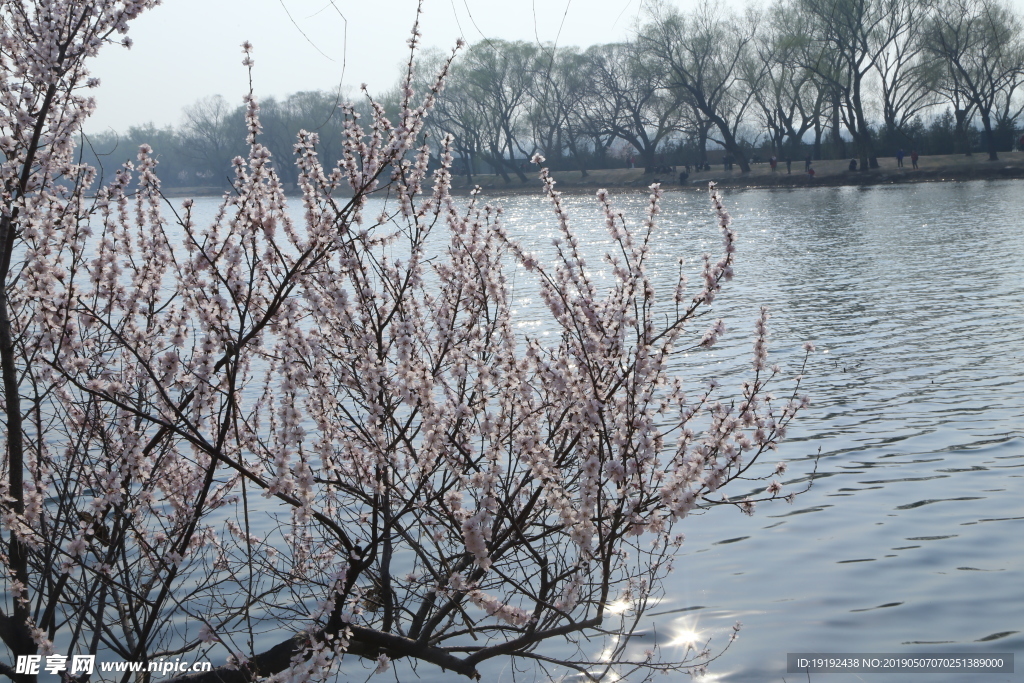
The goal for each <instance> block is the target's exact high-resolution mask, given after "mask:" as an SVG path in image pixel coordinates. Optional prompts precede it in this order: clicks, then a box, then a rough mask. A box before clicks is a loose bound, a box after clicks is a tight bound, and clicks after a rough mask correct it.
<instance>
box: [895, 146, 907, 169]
mask: <svg viewBox="0 0 1024 683" xmlns="http://www.w3.org/2000/svg"><path fill="white" fill-rule="evenodd" d="M904 156H905V155H904V153H903V148H902V147H900V149H899V151H898V152H896V168H903V157H904Z"/></svg>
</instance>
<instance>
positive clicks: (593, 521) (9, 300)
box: [0, 0, 811, 683]
mask: <svg viewBox="0 0 1024 683" xmlns="http://www.w3.org/2000/svg"><path fill="white" fill-rule="evenodd" d="M146 6H147V5H146V4H145V3H137V4H133V5H130V6H125V5H123V4H121V3H119V2H114V1H113V0H109V1H108V2H103V3H56V2H54V3H52V4H44V3H40V4H37V5H32V6H29V5H25V4H22V3H18V4H14V5H10V4H4V5H3V6H2V7H3V12H4V14H3V19H4V22H3V30H4V31H5V33H4V35H3V40H2V42H0V44H2V45H3V50H4V53H3V59H4V60H5V63H4V70H3V74H4V76H3V78H4V79H6V80H5V82H4V84H3V85H4V88H3V93H4V95H3V109H2V113H0V116H2V118H0V130H2V133H3V137H2V138H0V140H2V144H3V145H4V152H5V162H4V166H3V173H4V183H5V185H4V187H5V190H4V192H5V194H4V197H3V201H4V204H3V214H2V216H3V218H2V224H0V225H2V231H3V232H2V235H3V237H4V239H5V242H4V244H5V245H6V251H5V252H4V254H5V260H4V266H5V270H4V272H5V281H4V289H3V297H2V299H0V314H2V315H0V342H2V345H0V352H2V355H0V359H2V362H3V376H4V391H3V401H4V411H5V415H6V418H7V432H6V444H5V445H6V448H5V451H4V460H3V468H4V474H5V477H6V478H5V486H4V488H3V498H2V503H0V504H2V506H3V515H2V528H3V531H4V533H5V534H6V536H7V538H8V539H9V545H8V548H7V552H5V553H3V554H2V555H0V562H2V566H3V568H4V570H5V571H4V572H3V575H2V577H0V580H2V581H3V584H4V593H3V599H4V605H3V611H2V613H0V637H2V639H3V642H4V644H5V645H6V647H7V651H8V655H9V656H10V657H11V658H12V660H11V661H9V662H6V663H4V664H2V665H0V673H3V674H5V675H7V676H8V677H10V678H11V679H12V680H15V681H18V682H19V683H32V682H33V681H35V680H36V672H37V670H38V667H36V669H33V668H32V667H31V666H30V665H29V664H30V662H29V658H31V657H35V658H37V659H36V660H35V661H36V662H37V663H38V658H40V657H44V656H45V657H46V662H47V666H48V667H52V668H53V669H54V670H56V671H61V670H64V671H66V673H67V675H74V674H75V673H76V672H75V670H74V668H71V669H70V671H67V669H68V668H69V667H66V666H65V663H66V662H65V657H68V656H70V657H71V658H73V657H74V656H76V655H84V656H89V655H92V656H99V657H101V658H107V657H111V656H113V657H120V658H121V659H123V660H126V661H128V662H135V663H139V664H140V665H142V666H143V668H142V669H141V671H140V672H139V673H137V674H136V673H133V672H132V670H130V669H129V670H125V669H122V671H124V673H123V675H121V676H120V677H121V680H122V681H127V680H129V679H131V678H132V677H136V676H137V677H138V678H139V679H140V680H148V679H149V678H150V676H151V674H150V673H149V669H148V668H146V666H145V665H146V664H147V663H153V662H154V660H158V659H161V658H167V657H172V656H174V657H181V656H184V655H189V654H190V655H192V656H194V657H197V658H203V657H205V658H207V659H213V660H217V661H226V663H225V664H224V665H223V666H220V667H218V668H216V669H214V670H213V671H212V672H209V673H206V674H198V675H195V676H191V677H188V680H190V681H192V682H193V683H197V682H199V681H210V682H212V681H219V682H222V683H223V682H243V681H253V680H257V679H268V680H273V681H284V680H289V681H317V680H326V679H333V678H334V677H336V676H338V675H339V672H341V673H342V674H346V673H348V674H350V673H351V672H352V671H353V670H358V669H359V668H360V667H363V666H365V667H367V668H369V669H371V670H373V671H377V672H382V671H385V670H387V669H388V668H389V666H391V662H392V660H399V659H404V660H408V661H411V662H413V663H414V664H415V663H421V664H431V665H436V666H439V667H442V668H444V669H446V670H448V671H451V672H454V673H456V674H459V675H463V676H466V677H469V678H479V677H480V674H481V668H480V667H482V666H483V665H485V664H486V663H487V662H488V661H490V660H493V659H495V658H503V659H505V658H515V659H519V660H526V661H529V662H533V663H535V664H536V665H537V666H540V667H545V668H551V669H553V670H558V671H565V670H566V669H568V670H570V671H576V672H578V673H579V674H581V675H582V676H584V677H586V678H589V679H592V680H607V679H608V677H609V675H610V674H611V673H613V672H614V673H615V675H622V676H626V675H630V674H632V673H640V674H645V673H651V672H656V671H668V670H679V669H684V668H694V667H696V668H699V667H702V666H704V665H706V663H707V661H708V658H709V655H708V654H707V653H706V652H697V653H693V652H686V653H682V654H681V655H680V654H679V653H676V652H673V651H671V650H669V649H662V648H661V647H660V646H659V645H658V644H657V643H655V644H654V645H652V646H651V647H650V648H649V649H648V651H646V652H644V651H637V649H636V648H635V647H634V639H633V635H634V634H635V633H636V629H637V626H638V624H639V623H640V620H641V618H642V617H643V615H644V613H645V610H646V609H647V607H648V606H649V605H650V604H651V603H652V601H653V600H654V599H656V598H657V597H658V596H659V591H660V590H661V585H662V584H661V582H662V580H663V579H664V577H665V575H666V574H667V572H669V571H670V569H671V567H672V564H673V556H674V553H675V550H676V548H677V547H678V545H679V543H681V537H680V536H678V526H679V523H680V522H681V521H682V520H683V519H684V518H686V517H687V515H688V514H689V513H691V512H693V511H695V510H700V509H703V508H707V507H712V506H719V505H727V506H737V507H739V508H740V509H742V510H743V511H745V512H752V510H753V506H754V503H755V502H756V500H768V499H773V498H777V497H779V496H780V495H781V489H782V487H781V485H780V484H779V483H777V482H774V481H773V482H771V483H769V484H766V485H762V486H761V488H760V493H758V494H745V495H741V496H740V497H735V498H734V499H729V498H727V497H726V496H725V495H724V494H723V493H722V490H723V488H724V487H727V486H729V487H730V490H731V489H735V488H736V487H735V486H734V485H733V484H734V482H739V485H740V486H743V485H744V484H743V483H742V482H743V481H744V480H748V481H749V480H750V479H755V480H756V479H761V478H764V479H767V478H769V477H771V476H772V474H771V468H770V467H768V468H767V469H766V471H764V472H761V470H762V469H765V468H757V465H759V461H760V460H761V459H762V458H763V457H764V456H765V454H766V453H767V452H768V451H769V450H771V449H773V448H775V446H776V445H777V444H778V443H779V441H780V440H781V439H782V438H783V437H784V436H785V432H786V428H787V425H788V424H789V422H790V421H791V420H792V419H793V417H794V415H795V414H796V412H797V411H798V409H799V408H800V407H801V406H802V405H804V403H805V401H804V400H803V399H801V398H800V397H799V396H798V395H797V394H796V391H797V388H798V384H799V383H798V382H797V383H796V386H794V388H793V392H792V393H791V394H790V395H789V396H788V397H787V398H784V399H781V400H776V399H774V398H773V397H772V395H771V394H769V393H767V387H768V384H769V382H770V381H771V380H772V379H773V378H774V377H775V376H776V375H777V373H778V372H779V370H778V368H776V367H772V366H770V365H769V364H768V360H767V346H766V340H767V334H768V333H767V327H766V325H767V318H768V314H767V312H766V311H762V314H761V316H760V317H759V319H758V321H757V323H756V329H755V341H754V356H753V360H752V364H751V369H750V377H749V379H748V380H747V381H746V382H744V383H743V384H742V386H741V387H739V389H738V395H737V396H736V399H735V401H728V400H726V401H722V400H718V399H716V396H717V390H716V388H715V384H714V383H713V384H712V385H711V386H704V387H702V388H696V389H694V390H693V391H689V392H687V391H686V389H687V388H690V382H689V381H688V379H687V378H686V377H684V376H677V375H675V374H674V372H673V371H671V370H670V368H671V367H672V366H673V363H674V359H675V358H677V357H678V356H679V355H680V353H681V352H682V351H695V350H698V349H700V348H707V347H710V346H713V345H714V344H715V343H716V342H717V339H718V336H719V335H720V334H721V332H722V329H723V325H722V323H721V321H717V322H714V323H711V324H710V326H709V325H708V324H707V323H705V324H702V325H700V327H699V328H697V327H696V326H697V325H698V318H699V317H700V316H701V314H702V313H703V312H706V311H707V310H708V308H709V307H710V306H711V305H712V303H713V302H714V301H715V299H716V297H717V296H718V294H719V292H720V290H721V289H722V287H723V285H724V283H725V282H726V281H727V280H729V279H730V277H731V275H732V268H733V255H734V251H735V236H734V234H733V232H732V229H731V228H730V222H731V219H730V217H729V215H728V213H727V212H726V210H725V209H724V207H723V206H722V203H721V200H720V198H719V197H718V195H717V193H715V192H712V193H711V202H712V208H713V212H714V214H713V215H714V216H715V217H716V220H717V223H718V228H719V229H720V231H721V234H722V238H723V247H722V254H721V255H720V256H719V257H717V258H713V257H711V256H705V257H704V260H703V268H702V271H701V273H700V277H699V280H698V283H697V285H696V286H695V287H694V288H693V289H692V290H691V291H688V290H687V286H686V280H685V278H683V277H682V275H680V278H679V280H678V281H677V282H676V283H675V284H674V286H673V287H671V288H670V292H669V293H668V296H667V297H664V298H663V299H660V300H659V299H658V298H656V296H655V285H654V283H653V282H652V281H651V280H650V279H649V276H648V275H647V272H646V267H647V265H648V262H649V260H650V258H651V244H652V240H653V239H655V237H654V236H655V233H656V222H657V220H656V219H657V216H658V214H659V210H660V208H659V207H660V196H661V192H660V190H659V189H658V187H657V186H653V187H652V189H651V196H650V201H649V203H648V206H647V211H646V215H645V217H644V218H643V219H642V222H641V224H640V225H639V226H638V227H636V228H630V227H628V226H627V225H626V221H625V219H624V217H623V215H622V214H621V213H620V212H618V211H617V210H615V208H614V207H613V206H612V204H611V200H610V198H609V196H608V194H607V193H605V192H600V193H598V197H597V205H598V210H599V211H601V212H603V215H604V217H605V220H606V224H607V228H608V231H609V234H610V237H611V240H612V244H613V253H612V254H610V255H609V257H608V263H607V268H608V274H609V280H608V281H607V282H608V283H609V284H608V285H607V286H605V285H599V284H598V282H599V281H598V280H597V279H595V277H594V274H593V272H592V270H591V267H590V266H588V265H587V264H586V263H585V259H584V257H583V256H581V252H580V246H579V242H578V240H577V238H576V236H575V235H574V234H573V232H572V230H571V229H570V226H569V221H568V217H567V215H566V212H565V208H564V206H563V204H562V202H561V198H560V196H559V194H558V192H557V191H556V190H555V188H554V183H553V182H552V180H551V178H550V177H549V176H548V175H547V173H546V172H542V179H543V181H544V185H545V191H546V194H547V197H548V199H549V200H550V202H551V205H552V211H553V220H554V221H555V222H556V223H557V226H558V232H559V234H560V237H559V238H558V239H557V240H556V241H555V254H554V256H553V257H552V258H550V259H549V258H544V257H539V256H533V255H530V254H529V253H527V252H526V251H525V249H524V248H523V247H521V246H520V245H518V244H517V243H516V242H515V241H514V240H513V239H511V238H510V237H509V236H508V234H507V233H506V231H505V228H504V225H503V220H502V214H501V212H500V210H497V209H495V208H493V207H491V206H489V205H486V204H482V202H481V201H480V199H479V198H477V197H473V198H471V199H470V200H469V201H468V203H465V204H463V203H460V202H457V201H456V200H455V199H454V198H453V197H452V196H451V195H450V193H449V184H450V181H451V175H450V172H449V166H450V163H451V154H450V151H449V143H448V141H447V140H446V141H444V142H443V143H442V152H441V155H440V162H441V163H440V168H439V169H438V170H436V171H435V172H434V173H433V174H432V175H430V174H429V173H428V162H429V160H430V147H429V146H427V145H426V144H424V143H423V142H422V136H421V133H422V130H423V125H424V121H425V117H426V116H427V114H428V113H429V112H430V110H431V108H432V107H433V104H434V102H435V100H436V98H437V95H438V92H439V91H440V89H441V88H442V85H443V82H444V77H445V75H446V69H447V68H448V66H449V65H450V61H449V62H446V63H445V64H443V65H442V67H441V72H440V74H439V76H438V79H437V80H436V81H435V82H434V83H433V85H432V86H431V88H430V89H429V90H428V91H427V92H426V93H423V95H422V98H423V99H422V102H418V101H417V100H415V99H414V97H415V93H414V89H413V87H412V83H413V76H412V74H413V57H412V56H410V61H409V69H408V74H407V76H406V78H405V80H404V82H403V84H402V86H401V89H400V102H399V106H398V108H397V112H398V114H397V117H395V119H394V120H389V119H388V118H387V117H386V116H385V112H384V108H383V107H382V106H381V105H379V104H377V103H374V102H371V104H370V109H371V114H370V116H369V118H368V119H366V120H365V127H364V126H363V125H362V124H360V121H359V119H358V118H357V117H356V113H355V111H354V109H353V108H351V107H346V108H345V111H344V113H345V126H344V141H343V151H342V158H341V160H340V162H339V164H338V165H337V166H335V167H333V168H332V167H328V166H324V165H323V164H322V163H321V161H320V158H319V155H318V144H319V139H318V136H317V135H316V134H315V133H308V132H303V133H301V134H300V135H299V138H298V141H297V144H296V147H295V150H296V158H295V163H296V168H297V177H298V184H299V189H300V190H301V199H300V200H299V201H300V202H301V207H302V220H301V221H296V220H294V219H293V217H292V214H290V213H289V212H288V211H287V210H286V209H287V207H286V199H285V196H284V193H283V186H282V182H281V181H280V179H279V177H278V175H277V173H276V171H275V167H274V165H273V164H272V163H271V155H270V152H269V151H268V149H267V147H266V146H264V145H263V144H262V143H261V141H260V135H261V132H260V128H261V126H260V119H259V104H258V102H257V100H256V98H255V96H254V95H253V94H252V93H250V94H249V95H248V96H247V98H246V115H245V123H246V129H247V140H246V142H247V145H248V153H247V156H246V157H245V158H242V157H238V158H236V159H235V162H234V169H235V171H234V172H235V176H234V184H233V188H232V191H231V192H230V193H228V194H226V195H225V197H224V198H223V200H222V202H221V204H220V208H219V210H218V211H217V213H216V216H215V217H214V218H213V219H212V220H211V221H210V222H209V223H205V224H200V221H199V217H198V215H197V212H196V205H195V204H194V203H193V202H191V201H185V202H183V203H182V204H180V205H178V206H171V205H170V204H169V203H167V202H166V201H165V200H164V198H163V197H162V195H161V193H160V182H159V179H158V176H157V175H156V162H155V161H154V159H153V158H152V155H151V150H150V149H149V148H148V147H145V146H144V147H142V148H141V149H140V151H139V154H138V158H137V161H136V162H134V163H130V164H127V165H125V166H124V167H123V168H122V169H121V170H120V171H119V172H118V173H117V175H116V177H115V179H114V180H113V181H112V182H111V183H109V184H106V185H104V186H102V187H100V188H98V189H97V190H96V191H95V193H94V194H92V195H90V194H88V188H89V186H90V184H91V182H92V180H93V177H94V174H93V171H92V170H91V169H89V168H88V167H85V166H81V165H76V164H74V163H73V157H72V151H73V145H72V135H73V134H74V133H75V132H76V131H77V130H78V127H79V126H80V123H81V120H82V118H83V117H84V115H85V114H86V113H87V110H88V108H89V106H90V103H89V102H88V101H87V100H85V99H83V98H81V97H79V96H78V95H77V94H76V92H77V88H78V87H79V86H80V85H81V84H82V83H83V82H87V81H83V79H85V78H86V72H85V69H84V67H83V63H84V59H85V58H86V57H88V56H91V55H92V54H93V53H94V52H95V49H96V48H97V47H98V46H99V45H100V44H102V42H103V41H104V40H105V39H106V38H107V37H108V36H109V35H110V34H111V33H112V32H115V31H120V30H123V29H124V28H125V27H126V22H127V21H128V20H129V19H130V18H132V17H133V16H134V15H135V14H137V13H138V12H139V11H141V10H143V9H145V8H146ZM417 35H418V33H416V32H414V37H413V39H412V40H411V46H412V54H415V49H416V45H417V42H418V41H417V38H416V36H417ZM47 41H49V42H47ZM40 46H42V47H43V48H46V49H41V47H40ZM51 48H52V49H51ZM244 48H245V52H246V57H245V63H246V64H247V65H248V66H249V67H250V68H251V67H252V59H251V57H250V53H249V50H250V49H251V46H249V45H248V44H246V45H245V46H244ZM536 161H538V162H540V161H542V160H541V159H539V158H537V159H536ZM513 269H523V270H525V271H531V272H533V273H534V274H535V276H536V278H537V288H538V289H537V291H538V292H539V295H540V297H541V299H542V300H543V302H544V304H545V307H546V310H547V315H548V318H549V324H550V325H551V326H552V327H553V329H555V330H556V331H557V333H558V334H556V335H555V336H554V338H553V341H550V342H549V341H546V340H545V339H544V338H541V337H535V336H532V335H529V334H523V333H522V332H521V331H520V330H518V329H517V328H516V325H515V322H516V321H515V317H514V309H513V299H512V293H513V290H512V288H511V284H510V281H511V277H512V271H513ZM659 301H660V303H659ZM704 328H707V329H704ZM810 350H811V349H810V347H808V351H810ZM783 469H784V467H782V466H777V467H776V468H775V471H776V472H781V471H782V470H783ZM746 486H747V487H748V488H747V490H748V491H749V490H750V486H751V485H750V484H749V483H748V484H746ZM614 605H621V607H619V608H614V607H613V606H614ZM737 629H738V626H737ZM595 640H596V641H604V642H605V645H606V647H604V648H603V649H604V650H605V653H606V656H605V657H597V656H595V655H594V653H593V651H592V650H591V646H590V643H591V642H592V641H595ZM566 644H568V645H569V650H568V653H567V651H566ZM608 653H610V654H608ZM72 666H73V665H72ZM97 673H98V674H100V675H101V676H102V674H101V673H100V672H97Z"/></svg>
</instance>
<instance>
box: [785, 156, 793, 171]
mask: <svg viewBox="0 0 1024 683" xmlns="http://www.w3.org/2000/svg"><path fill="white" fill-rule="evenodd" d="M792 165H793V160H792V159H790V158H789V157H786V175H790V174H791V173H792V172H793V170H792Z"/></svg>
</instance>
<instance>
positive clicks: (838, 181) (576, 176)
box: [163, 152, 1024, 198]
mask: <svg viewBox="0 0 1024 683" xmlns="http://www.w3.org/2000/svg"><path fill="white" fill-rule="evenodd" d="M904 163H905V167H904V168H898V167H897V163H896V159H894V158H893V157H881V158H879V159H878V165H879V168H875V169H870V170H867V171H850V170H848V164H849V161H847V160H843V159H830V160H823V161H815V162H813V164H812V168H814V170H815V172H816V173H815V176H814V177H813V178H812V177H810V176H809V175H807V174H806V173H803V172H802V171H799V172H798V169H797V167H798V166H799V167H800V169H802V168H803V162H802V161H801V162H799V163H797V162H794V163H793V170H792V173H789V174H787V173H786V171H785V163H780V164H779V169H778V170H777V171H775V172H774V173H773V172H772V171H771V170H770V168H769V166H768V164H767V163H758V164H753V165H752V166H751V170H750V173H747V174H744V173H741V172H740V171H739V170H738V169H734V170H732V171H726V170H723V169H720V168H717V167H713V168H712V170H710V171H701V172H699V173H691V174H690V177H689V178H688V179H687V181H686V183H685V184H682V185H680V184H679V177H678V175H677V174H675V173H672V174H665V173H661V174H659V173H651V174H645V173H644V172H643V169H639V168H613V169H598V170H594V171H590V172H589V173H588V175H587V177H586V178H581V177H580V172H579V171H555V172H553V173H552V174H551V175H552V177H553V178H554V179H555V183H556V184H557V188H558V190H559V191H560V192H563V193H566V194H584V193H588V194H589V193H593V192H596V191H597V190H598V189H600V188H604V189H607V190H610V191H620V192H621V191H629V190H641V191H645V192H646V191H647V188H648V187H649V186H650V185H651V184H652V183H656V182H660V183H661V184H662V189H663V190H680V191H681V190H701V191H703V190H705V189H706V188H707V184H708V182H710V181H714V182H716V183H718V185H719V186H721V187H727V188H732V189H775V188H790V189H793V188H814V187H866V186H870V185H898V184H907V183H937V182H938V183H940V182H964V181H968V180H1001V179H1008V178H1024V152H1001V153H1000V154H999V159H997V160H995V161H989V159H988V155H987V154H981V153H979V154H975V155H972V156H966V155H961V154H948V155H938V156H929V157H921V158H920V160H919V166H920V168H919V169H917V170H915V169H913V168H910V159H909V157H908V158H907V159H905V161H904ZM530 174H531V175H533V177H532V178H531V179H530V180H528V181H527V182H526V183H522V182H520V181H519V180H518V179H513V180H512V182H510V183H507V184H506V183H505V182H504V181H503V180H502V179H501V178H500V177H497V176H494V175H486V176H484V175H477V176H475V177H474V179H473V180H474V182H475V184H476V185H479V186H480V188H481V189H482V193H483V194H485V195H494V196H501V195H519V194H530V193H536V192H539V191H541V190H542V189H543V185H542V183H541V181H540V179H539V178H537V177H536V169H531V170H530ZM472 189H473V188H472V186H470V185H468V184H467V182H466V179H465V177H456V178H453V182H452V194H454V195H460V196H464V195H468V194H469V193H470V192H471V191H472ZM226 191H228V189H227V188H223V187H169V188H165V189H164V190H163V193H164V196H165V197H168V198H183V197H219V196H222V195H223V194H224V193H225V192H226ZM288 195H289V196H295V193H294V190H289V191H288Z"/></svg>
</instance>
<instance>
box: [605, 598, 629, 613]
mask: <svg viewBox="0 0 1024 683" xmlns="http://www.w3.org/2000/svg"><path fill="white" fill-rule="evenodd" d="M628 609H629V601H628V600H622V599H621V598H620V599H619V600H616V601H614V602H610V603H608V606H607V607H606V608H605V611H606V612H608V613H609V614H622V613H623V612H625V611H626V610H628Z"/></svg>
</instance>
